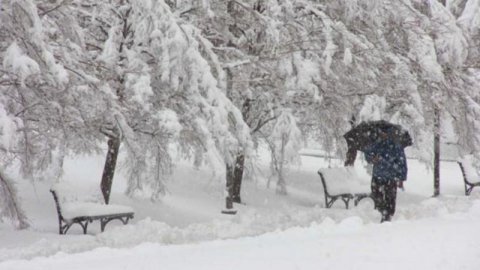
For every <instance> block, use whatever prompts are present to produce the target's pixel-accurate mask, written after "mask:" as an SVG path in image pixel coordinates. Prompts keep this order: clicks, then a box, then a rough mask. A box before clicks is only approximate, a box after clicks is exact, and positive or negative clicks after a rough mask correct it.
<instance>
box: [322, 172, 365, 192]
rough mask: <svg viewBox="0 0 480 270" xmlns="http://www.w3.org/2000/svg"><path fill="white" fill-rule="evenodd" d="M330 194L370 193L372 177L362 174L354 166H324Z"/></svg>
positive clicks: (324, 174) (324, 175)
mask: <svg viewBox="0 0 480 270" xmlns="http://www.w3.org/2000/svg"><path fill="white" fill-rule="evenodd" d="M319 172H321V173H322V175H323V178H324V179H325V182H326V185H327V191H328V193H329V194H330V195H338V194H343V193H350V194H357V193H370V179H368V178H366V177H364V176H360V174H359V173H358V172H357V171H356V169H355V168H354V167H338V168H322V169H320V170H319Z"/></svg>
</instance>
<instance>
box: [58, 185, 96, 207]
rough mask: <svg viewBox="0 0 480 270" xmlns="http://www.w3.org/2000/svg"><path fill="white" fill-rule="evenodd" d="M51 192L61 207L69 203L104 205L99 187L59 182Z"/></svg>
mask: <svg viewBox="0 0 480 270" xmlns="http://www.w3.org/2000/svg"><path fill="white" fill-rule="evenodd" d="M50 191H52V193H54V197H56V200H57V201H58V203H59V204H60V205H61V204H63V203H69V202H95V203H103V196H102V193H101V191H100V187H99V186H92V185H88V184H86V185H85V184H82V185H80V184H77V183H73V182H67V181H63V182H59V183H56V184H54V185H53V186H52V187H51V188H50Z"/></svg>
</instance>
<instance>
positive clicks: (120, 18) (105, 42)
mask: <svg viewBox="0 0 480 270" xmlns="http://www.w3.org/2000/svg"><path fill="white" fill-rule="evenodd" d="M85 8H86V10H85V11H84V12H82V13H79V16H84V14H89V15H88V16H86V17H84V18H83V20H82V22H83V23H82V26H83V27H84V28H85V29H87V30H88V33H89V34H88V36H89V39H88V42H89V43H92V44H94V45H93V46H91V47H92V50H91V60H90V61H91V62H92V64H93V66H95V67H96V68H95V69H96V70H95V71H94V72H96V77H99V78H103V80H102V81H103V82H104V84H103V85H102V86H101V87H102V88H103V89H105V90H104V92H105V93H106V95H104V96H103V97H102V101H101V102H104V104H105V107H104V112H103V114H102V116H101V117H102V127H101V131H102V132H103V133H104V134H105V135H107V137H108V138H109V142H108V145H109V150H108V152H107V162H106V164H105V170H104V177H103V180H102V183H103V184H102V189H103V190H104V195H105V198H106V199H107V197H108V192H109V190H110V188H111V183H112V179H113V172H114V171H115V163H116V156H117V155H118V149H119V147H120V143H121V142H123V145H124V146H125V148H126V150H127V153H128V157H127V159H128V162H127V163H126V165H127V166H128V168H129V172H130V174H129V175H130V177H129V186H128V191H127V192H128V193H129V194H133V193H134V192H135V191H138V190H142V189H144V188H146V187H148V186H150V188H151V189H152V190H153V194H154V197H157V195H158V194H160V193H162V192H164V183H163V180H162V179H163V177H164V176H163V175H165V174H166V173H168V171H169V170H170V168H171V166H172V162H171V158H170V154H169V150H168V148H169V145H171V144H172V143H173V142H180V143H181V145H182V150H184V151H187V152H189V151H197V152H201V153H207V156H208V157H209V159H210V161H211V162H212V164H215V162H216V163H219V162H220V163H223V162H224V160H227V161H228V160H229V159H230V155H231V151H232V150H231V149H232V147H233V148H235V147H236V146H237V145H239V144H246V143H247V142H248V133H247V132H246V130H245V127H244V125H245V124H244V122H243V120H242V116H241V114H240V112H239V111H238V109H237V108H236V107H235V106H233V104H232V103H231V102H230V100H228V99H227V98H226V96H225V94H224V92H223V90H222V89H221V84H219V82H218V80H217V78H221V76H222V74H220V73H218V72H217V74H216V75H217V78H216V77H215V76H214V73H213V72H215V69H213V70H212V68H211V66H210V65H209V63H208V61H207V59H208V57H212V54H210V53H209V50H210V47H211V44H210V43H209V42H208V41H207V40H205V39H204V38H203V37H202V36H201V33H200V31H199V30H197V29H196V28H195V27H194V26H192V25H190V24H187V23H184V22H182V20H181V19H180V18H179V17H178V16H177V15H176V14H174V13H172V12H171V10H170V7H169V6H168V5H167V4H166V3H165V2H163V1H149V0H145V1H112V2H108V3H98V4H97V3H95V2H92V3H91V4H90V5H87V6H85ZM98 18H101V19H98ZM213 56H214V55H213ZM217 71H218V70H217ZM152 160H153V162H152Z"/></svg>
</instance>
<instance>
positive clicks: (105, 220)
mask: <svg viewBox="0 0 480 270" xmlns="http://www.w3.org/2000/svg"><path fill="white" fill-rule="evenodd" d="M114 219H119V220H120V221H121V222H122V223H123V225H127V223H128V221H129V220H130V217H129V216H127V217H115V218H101V219H100V230H101V231H102V232H103V231H104V230H105V226H107V223H108V222H110V221H112V220H114Z"/></svg>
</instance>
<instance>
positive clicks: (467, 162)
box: [458, 155, 480, 183]
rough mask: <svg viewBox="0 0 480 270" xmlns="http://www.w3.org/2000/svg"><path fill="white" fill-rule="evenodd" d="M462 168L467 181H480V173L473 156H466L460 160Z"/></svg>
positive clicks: (459, 163)
mask: <svg viewBox="0 0 480 270" xmlns="http://www.w3.org/2000/svg"><path fill="white" fill-rule="evenodd" d="M458 165H460V169H461V170H462V174H463V180H464V181H465V182H467V183H476V182H480V175H479V174H478V172H477V170H476V168H475V167H474V166H473V156H471V155H468V156H464V157H463V158H462V159H460V160H459V161H458Z"/></svg>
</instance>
